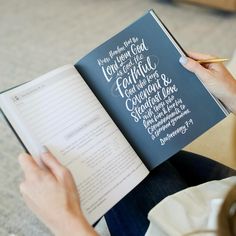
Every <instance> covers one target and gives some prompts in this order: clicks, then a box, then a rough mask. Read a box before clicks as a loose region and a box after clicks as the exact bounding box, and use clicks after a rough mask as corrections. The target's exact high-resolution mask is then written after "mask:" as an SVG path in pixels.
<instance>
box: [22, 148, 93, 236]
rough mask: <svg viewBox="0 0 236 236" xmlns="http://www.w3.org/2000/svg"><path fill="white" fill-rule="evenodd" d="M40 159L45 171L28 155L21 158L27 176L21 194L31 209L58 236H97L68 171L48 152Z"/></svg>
mask: <svg viewBox="0 0 236 236" xmlns="http://www.w3.org/2000/svg"><path fill="white" fill-rule="evenodd" d="M41 157H42V161H43V163H44V165H45V168H40V167H39V166H38V165H37V163H36V162H35V160H34V159H33V157H32V156H30V155H28V154H21V155H20V156H19V162H20V165H21V167H22V169H23V171H24V174H25V180H24V182H22V183H21V184H20V191H21V193H22V195H23V198H24V200H25V202H26V204H27V205H28V207H29V208H30V209H31V210H32V211H33V212H34V213H35V214H36V215H37V217H38V218H39V219H40V220H41V221H42V222H43V223H44V224H46V226H47V227H48V228H49V229H50V230H51V231H52V232H53V233H54V234H55V235H57V236H64V235H66V236H68V235H70V236H73V235H97V234H96V232H95V231H94V230H93V228H92V227H91V226H90V225H89V223H88V222H87V221H86V219H85V217H84V216H83V213H82V211H81V208H80V201H79V195H78V192H77V189H76V186H75V182H74V180H73V177H72V175H71V173H70V172H69V170H68V169H66V168H65V167H64V166H62V165H61V164H60V163H59V162H58V160H57V159H56V158H55V157H54V156H52V154H50V153H49V152H45V153H43V154H42V156H41Z"/></svg>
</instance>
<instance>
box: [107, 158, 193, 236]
mask: <svg viewBox="0 0 236 236" xmlns="http://www.w3.org/2000/svg"><path fill="white" fill-rule="evenodd" d="M187 187H188V186H187V184H186V183H185V181H184V180H183V179H182V178H181V176H180V175H179V174H178V172H177V171H176V170H175V168H173V166H172V165H171V164H170V163H169V162H168V161H167V162H165V163H163V164H162V165H160V166H158V167H157V168H156V169H155V170H153V171H152V172H151V174H149V176H148V177H147V178H146V179H145V180H144V181H142V182H141V183H140V184H139V185H138V186H137V187H136V188H135V189H134V190H132V191H131V192H130V193H129V194H128V195H127V196H126V197H124V198H123V199H122V200H121V201H120V202H119V203H118V204H116V205H115V206H114V207H113V208H112V209H111V210H110V211H109V212H108V213H107V214H106V215H105V219H106V222H107V225H108V228H109V231H110V233H111V235H112V236H116V235H119V236H122V235H129V236H132V235H135V236H139V235H142V236H143V235H144V234H145V232H146V230H147V228H148V225H149V221H148V219H147V215H148V212H149V211H150V210H151V209H152V208H153V207H154V206H155V205H156V204H157V203H159V202H160V201H161V200H162V199H164V198H165V197H166V196H169V195H171V194H174V193H176V192H178V191H180V190H182V189H185V188H187Z"/></svg>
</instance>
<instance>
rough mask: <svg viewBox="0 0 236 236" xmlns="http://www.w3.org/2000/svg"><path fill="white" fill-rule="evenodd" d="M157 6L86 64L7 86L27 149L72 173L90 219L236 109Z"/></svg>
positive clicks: (6, 108) (5, 105) (10, 116)
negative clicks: (199, 70)
mask: <svg viewBox="0 0 236 236" xmlns="http://www.w3.org/2000/svg"><path fill="white" fill-rule="evenodd" d="M183 55H185V53H184V51H183V50H182V49H181V47H180V46H179V44H178V43H177V42H176V40H175V39H174V38H173V37H172V36H171V34H170V33H169V32H168V30H167V29H166V27H165V26H164V24H163V23H162V22H161V21H160V20H159V18H158V17H157V16H156V15H155V13H154V12H153V11H152V10H151V11H149V12H148V13H147V14H145V15H144V16H143V17H141V18H140V19H138V20H137V21H136V22H134V23H133V24H131V25H130V26H128V27H127V28H126V29H124V30H123V31H121V32H120V33H119V34H117V35H115V36H114V37H112V38H111V39H109V40H108V41H106V42H105V43H104V44H102V45H101V46H99V47H97V48H96V49H94V50H93V51H92V52H90V53H89V54H88V55H86V56H85V57H83V58H82V59H81V60H79V61H78V62H77V63H76V64H75V65H74V66H73V65H66V66H63V67H61V68H58V69H56V70H54V71H51V72H49V73H47V74H45V75H43V76H41V77H39V78H37V79H35V80H32V81H30V82H27V83H25V84H22V85H19V86H17V87H15V88H12V89H9V90H7V91H4V92H2V93H1V95H0V107H1V110H2V112H3V114H4V116H5V117H6V120H7V121H8V123H9V125H10V126H11V127H12V129H13V130H14V132H15V134H16V135H17V136H18V138H19V140H20V141H21V143H22V144H23V145H24V147H25V148H26V150H27V151H28V152H29V153H31V154H32V155H33V156H34V157H35V158H36V160H37V161H39V155H40V153H39V146H41V145H46V146H47V147H48V149H49V150H50V151H51V152H52V153H53V154H54V155H55V156H56V157H57V158H58V159H59V160H60V161H61V162H62V163H63V164H64V165H66V166H67V167H68V168H69V169H70V170H71V172H72V174H73V176H74V178H75V181H76V184H77V186H78V189H79V192H80V197H81V205H82V209H83V211H84V214H85V215H86V217H87V219H88V220H89V222H90V223H91V224H93V223H94V222H95V221H96V220H98V219H99V218H100V217H101V216H102V215H104V214H105V213H106V212H107V211H108V210H109V209H110V208H111V207H112V206H114V205H115V204H116V203H117V202H118V201H119V200H121V199H122V198H123V197H124V196H125V195H126V194H127V193H129V192H130V191H131V190H132V189H133V188H134V187H135V186H136V185H137V184H139V183H140V182H141V181H142V180H143V179H144V178H145V177H146V176H147V175H148V173H149V172H150V171H151V170H152V169H153V168H155V167H156V166H158V165H159V164H161V163H162V162H164V161H165V160H167V159H168V158H169V157H171V156H172V155H173V154H175V153H176V152H178V151H179V150H180V149H182V148H183V147H184V146H185V145H187V144H189V143H190V142H191V141H192V140H194V139H195V138H196V137H198V136H199V135H201V134H202V133H203V132H205V131H206V130H207V129H209V128H210V127H212V126H213V125H215V124H216V123H217V122H219V121H220V120H222V119H223V118H224V117H226V115H227V114H228V112H227V110H226V109H225V108H224V106H223V105H222V104H221V103H220V102H219V101H218V100H217V99H215V98H214V97H213V96H212V95H211V94H210V93H209V92H208V91H207V89H206V88H205V87H204V86H203V84H202V83H201V82H200V81H199V79H198V78H197V77H196V76H195V75H194V74H193V73H190V72H188V71H187V70H185V69H184V68H183V67H182V66H181V65H180V64H179V58H180V56H183Z"/></svg>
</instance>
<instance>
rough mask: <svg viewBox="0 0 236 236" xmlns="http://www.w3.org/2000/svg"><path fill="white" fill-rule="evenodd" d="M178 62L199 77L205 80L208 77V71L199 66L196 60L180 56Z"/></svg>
mask: <svg viewBox="0 0 236 236" xmlns="http://www.w3.org/2000/svg"><path fill="white" fill-rule="evenodd" d="M179 62H180V63H181V64H182V65H183V66H184V67H185V68H186V69H187V70H189V71H191V72H193V73H195V74H196V76H197V77H198V78H199V79H201V80H203V81H204V80H205V79H207V78H209V75H210V72H209V71H208V70H207V69H206V68H204V67H203V66H201V65H200V64H199V63H198V62H197V61H195V60H193V59H191V58H189V57H181V58H180V60H179Z"/></svg>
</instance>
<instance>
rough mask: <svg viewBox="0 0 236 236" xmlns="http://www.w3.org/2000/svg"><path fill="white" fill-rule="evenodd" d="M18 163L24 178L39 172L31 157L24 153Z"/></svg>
mask: <svg viewBox="0 0 236 236" xmlns="http://www.w3.org/2000/svg"><path fill="white" fill-rule="evenodd" d="M19 163H20V166H21V168H22V170H23V171H24V174H25V176H26V177H27V176H29V175H32V174H37V173H38V172H39V171H40V167H39V166H38V165H37V163H36V162H35V160H34V159H33V158H32V156H30V155H28V154H26V153H24V154H21V155H20V156H19Z"/></svg>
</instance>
